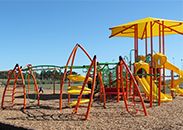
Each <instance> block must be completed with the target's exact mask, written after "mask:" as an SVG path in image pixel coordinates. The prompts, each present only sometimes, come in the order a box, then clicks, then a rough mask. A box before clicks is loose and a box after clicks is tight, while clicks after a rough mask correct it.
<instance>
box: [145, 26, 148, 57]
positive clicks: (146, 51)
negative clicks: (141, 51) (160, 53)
mask: <svg viewBox="0 0 183 130" xmlns="http://www.w3.org/2000/svg"><path fill="white" fill-rule="evenodd" d="M147 53H148V50H147V26H146V28H145V54H146V56H147Z"/></svg>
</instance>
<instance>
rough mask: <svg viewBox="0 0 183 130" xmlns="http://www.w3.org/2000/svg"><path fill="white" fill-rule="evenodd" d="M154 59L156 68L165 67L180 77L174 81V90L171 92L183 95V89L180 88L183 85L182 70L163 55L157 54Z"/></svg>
mask: <svg viewBox="0 0 183 130" xmlns="http://www.w3.org/2000/svg"><path fill="white" fill-rule="evenodd" d="M153 59H154V62H155V65H156V67H163V65H164V67H165V68H166V69H168V70H173V72H175V73H177V74H178V75H179V78H178V79H176V80H174V84H173V88H171V90H173V91H175V92H176V93H177V94H179V95H183V89H182V88H180V87H179V85H180V84H181V83H183V71H182V70H180V69H179V68H178V67H177V66H175V65H173V64H172V63H170V62H169V61H168V60H167V57H166V56H165V55H163V54H161V53H156V54H155V55H153Z"/></svg>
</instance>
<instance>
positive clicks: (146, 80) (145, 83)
mask: <svg viewBox="0 0 183 130" xmlns="http://www.w3.org/2000/svg"><path fill="white" fill-rule="evenodd" d="M135 66H136V72H138V70H139V69H144V70H145V71H146V73H147V74H149V73H148V71H149V65H148V64H147V63H145V62H143V61H139V62H137V63H135ZM135 77H136V79H137V81H138V83H139V84H140V85H141V86H142V88H143V90H144V92H145V94H146V95H147V96H148V97H149V96H150V76H146V77H142V78H140V77H139V76H135ZM152 87H153V90H152V95H153V99H154V100H158V88H157V85H156V84H155V83H154V81H153V82H152ZM160 96H161V98H160V101H161V102H169V101H172V96H171V95H169V94H164V93H162V92H161V93H160Z"/></svg>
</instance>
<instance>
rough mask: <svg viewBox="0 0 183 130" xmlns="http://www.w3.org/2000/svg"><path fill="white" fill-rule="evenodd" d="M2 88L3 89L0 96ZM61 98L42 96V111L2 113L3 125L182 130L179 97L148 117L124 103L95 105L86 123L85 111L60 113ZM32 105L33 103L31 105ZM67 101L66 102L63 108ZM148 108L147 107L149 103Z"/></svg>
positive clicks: (43, 129) (49, 128) (45, 129)
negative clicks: (134, 113) (131, 109)
mask: <svg viewBox="0 0 183 130" xmlns="http://www.w3.org/2000/svg"><path fill="white" fill-rule="evenodd" d="M2 92H3V88H2V87H0V97H2ZM58 97H59V95H51V94H45V95H44V96H42V100H41V106H40V108H36V107H30V108H28V109H27V110H26V111H25V112H24V111H22V110H21V106H16V107H15V108H14V109H12V110H11V109H9V110H2V109H1V110H0V122H1V123H6V124H11V125H14V126H19V127H20V126H21V127H24V128H26V129H36V130H53V129H54V130H55V129H58V130H60V129H61V130H62V129H63V130H65V129H66V130H67V129H68V130H70V129H115V130H117V129H123V130H143V129H144V130H145V129H146V130H157V129H164V130H170V129H173V130H176V129H177V130H179V129H183V109H182V108H183V97H180V96H177V97H176V98H175V99H174V100H173V102H169V103H163V104H162V105H161V106H160V107H159V106H155V107H153V108H147V111H148V116H143V115H136V116H134V115H131V114H128V113H127V112H126V111H125V108H124V104H123V101H121V102H120V103H116V101H112V102H111V101H110V102H108V103H107V108H106V109H104V108H103V107H102V104H100V103H98V102H94V103H93V107H92V109H91V113H90V116H89V120H87V121H83V120H82V118H83V116H82V115H81V114H84V113H85V112H86V109H85V108H81V109H79V114H78V115H75V114H74V115H73V114H71V113H72V110H73V109H71V108H64V109H63V112H62V113H60V112H59V110H58V102H59V100H58ZM31 105H33V104H31ZM65 105H66V99H65V100H64V106H65ZM146 105H147V106H148V104H146Z"/></svg>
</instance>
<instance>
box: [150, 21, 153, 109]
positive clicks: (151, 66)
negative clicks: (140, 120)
mask: <svg viewBox="0 0 183 130" xmlns="http://www.w3.org/2000/svg"><path fill="white" fill-rule="evenodd" d="M152 27H153V25H152V22H150V43H151V65H150V107H152V102H153V96H152V90H153V89H152V80H153V79H152V74H153V57H152V56H153V30H152Z"/></svg>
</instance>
